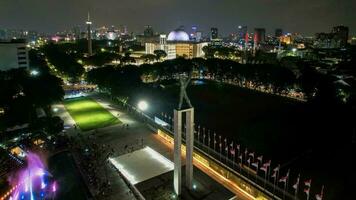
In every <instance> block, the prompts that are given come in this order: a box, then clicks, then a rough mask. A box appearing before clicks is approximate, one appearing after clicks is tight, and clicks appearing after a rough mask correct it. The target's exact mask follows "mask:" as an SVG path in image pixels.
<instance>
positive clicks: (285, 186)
mask: <svg viewBox="0 0 356 200" xmlns="http://www.w3.org/2000/svg"><path fill="white" fill-rule="evenodd" d="M287 180H288V178H287ZM287 180H286V182H284V191H283V199H285V196H286V188H287Z"/></svg>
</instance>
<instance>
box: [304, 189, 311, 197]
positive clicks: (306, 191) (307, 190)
mask: <svg viewBox="0 0 356 200" xmlns="http://www.w3.org/2000/svg"><path fill="white" fill-rule="evenodd" d="M304 192H305V193H306V194H307V195H308V196H309V192H310V188H305V189H304Z"/></svg>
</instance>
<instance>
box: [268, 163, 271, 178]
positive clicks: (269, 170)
mask: <svg viewBox="0 0 356 200" xmlns="http://www.w3.org/2000/svg"><path fill="white" fill-rule="evenodd" d="M270 176H271V163H270V164H269V165H268V180H269V179H270V178H271V177H270Z"/></svg>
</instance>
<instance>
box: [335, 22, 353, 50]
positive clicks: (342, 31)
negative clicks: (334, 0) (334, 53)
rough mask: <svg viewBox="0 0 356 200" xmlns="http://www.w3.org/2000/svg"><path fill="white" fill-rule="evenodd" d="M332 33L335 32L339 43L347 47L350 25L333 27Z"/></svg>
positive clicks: (340, 45)
mask: <svg viewBox="0 0 356 200" xmlns="http://www.w3.org/2000/svg"><path fill="white" fill-rule="evenodd" d="M331 33H332V34H334V39H335V40H336V42H337V43H338V44H339V45H338V46H339V47H345V46H346V44H347V40H348V39H349V27H347V26H335V27H333V29H332V31H331Z"/></svg>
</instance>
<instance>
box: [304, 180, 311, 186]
mask: <svg viewBox="0 0 356 200" xmlns="http://www.w3.org/2000/svg"><path fill="white" fill-rule="evenodd" d="M311 182H312V180H311V179H309V180H306V181H304V185H305V186H308V187H310V185H311Z"/></svg>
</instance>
